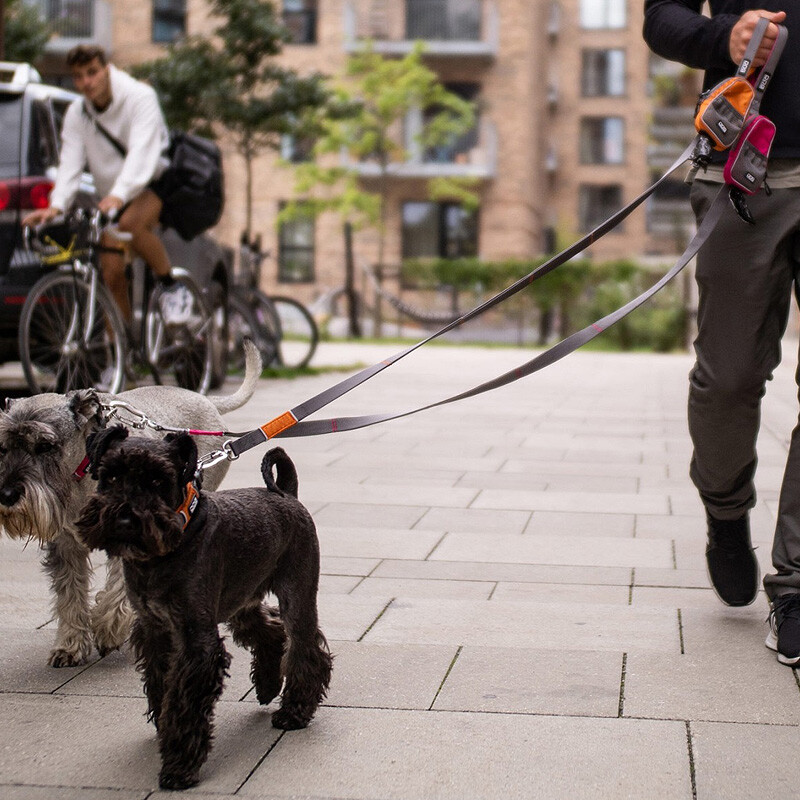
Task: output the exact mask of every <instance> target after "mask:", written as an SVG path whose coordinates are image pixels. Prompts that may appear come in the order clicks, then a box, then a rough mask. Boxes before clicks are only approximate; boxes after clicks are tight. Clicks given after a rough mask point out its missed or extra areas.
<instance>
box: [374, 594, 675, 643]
mask: <svg viewBox="0 0 800 800" xmlns="http://www.w3.org/2000/svg"><path fill="white" fill-rule="evenodd" d="M364 640H365V641H367V642H376V643H387V644H400V643H417V644H456V645H458V644H463V645H482V646H486V647H521V648H542V649H545V650H553V649H565V648H568V649H572V650H598V651H608V650H613V651H619V652H625V651H627V650H629V649H642V650H658V651H660V652H673V653H677V652H679V636H678V622H677V616H676V614H675V612H674V611H673V610H671V609H668V610H661V609H654V608H638V609H635V608H632V607H630V606H618V605H599V604H597V603H584V604H578V603H569V604H568V603H533V602H513V601H508V600H507V601H503V602H494V601H480V600H428V599H425V598H419V599H413V600H412V599H408V598H402V599H398V600H395V601H394V602H393V603H391V605H389V606H388V608H387V609H386V611H385V612H384V613H383V615H382V616H381V618H380V619H379V620H378V621H377V622H376V623H375V625H374V626H373V627H372V628H371V629H370V631H369V633H368V634H367V635H366V637H365V639H364Z"/></svg>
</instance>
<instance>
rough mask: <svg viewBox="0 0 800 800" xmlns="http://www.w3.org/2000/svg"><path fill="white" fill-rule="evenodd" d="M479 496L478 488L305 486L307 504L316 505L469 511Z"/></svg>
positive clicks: (389, 484)
mask: <svg viewBox="0 0 800 800" xmlns="http://www.w3.org/2000/svg"><path fill="white" fill-rule="evenodd" d="M477 494H478V490H477V489H470V488H463V489H460V488H455V487H440V486H432V487H429V486H407V485H403V484H400V485H393V484H392V483H391V482H387V483H385V484H383V485H382V486H372V485H370V486H367V485H364V484H355V483H354V484H350V483H339V482H331V481H327V482H325V483H305V484H304V485H303V498H304V501H305V500H308V501H309V502H312V503H359V504H360V505H372V506H383V505H385V504H392V505H399V506H442V507H445V508H466V507H467V506H468V505H469V504H470V503H471V502H472V501H473V500H474V499H475V496H476V495H477Z"/></svg>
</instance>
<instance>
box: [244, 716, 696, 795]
mask: <svg viewBox="0 0 800 800" xmlns="http://www.w3.org/2000/svg"><path fill="white" fill-rule="evenodd" d="M434 754H435V757H434ZM309 764H313V765H314V769H309ZM262 793H273V794H275V793H277V794H279V795H280V796H282V797H292V796H298V795H301V796H304V795H316V796H325V797H348V798H360V800H412V798H413V799H414V800H418V799H419V798H426V800H464V798H469V799H470V800H497V798H499V797H502V798H505V799H506V800H522V799H523V798H524V800H531V799H535V798H547V800H561V799H562V798H569V800H574V798H576V797H589V796H592V797H596V798H604V797H606V798H620V797H648V798H656V799H657V798H671V800H684V799H685V800H690V798H691V784H690V780H689V766H688V759H687V754H686V732H685V728H684V726H683V724H682V723H672V722H658V721H644V720H641V721H640V720H636V721H633V720H607V719H580V718H566V717H564V718H561V717H538V716H527V717H526V716H521V717H520V716H516V715H504V714H464V713H458V712H445V711H442V712H423V711H390V712H386V711H371V710H355V709H331V708H323V709H321V710H320V713H319V715H318V718H317V720H316V722H315V723H313V724H312V725H311V726H310V727H309V728H308V729H306V730H305V731H298V732H296V733H292V734H288V735H286V736H284V737H283V738H282V739H281V740H280V741H279V742H278V744H277V745H276V746H275V748H274V750H272V752H270V754H269V756H268V757H267V758H266V759H265V760H264V762H263V763H262V764H260V765H259V767H258V769H257V770H256V771H255V772H254V774H253V775H252V776H251V777H250V779H249V780H248V781H247V783H246V784H245V785H244V786H243V787H242V789H241V790H240V792H239V795H241V796H244V797H258V796H260V795H261V794H262Z"/></svg>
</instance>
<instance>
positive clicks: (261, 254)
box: [228, 237, 319, 369]
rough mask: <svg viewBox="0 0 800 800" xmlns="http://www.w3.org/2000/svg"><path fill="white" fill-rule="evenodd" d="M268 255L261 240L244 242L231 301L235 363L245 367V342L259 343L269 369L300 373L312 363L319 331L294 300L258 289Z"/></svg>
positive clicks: (230, 331) (230, 330) (230, 327)
mask: <svg viewBox="0 0 800 800" xmlns="http://www.w3.org/2000/svg"><path fill="white" fill-rule="evenodd" d="M268 255H269V254H268V252H265V251H264V250H262V249H261V244H260V241H259V239H258V238H256V239H255V240H253V241H248V240H247V239H246V238H245V237H243V238H242V241H241V244H240V247H239V270H238V273H237V276H236V283H235V285H234V286H233V287H232V288H231V291H230V296H229V298H228V336H229V352H230V354H231V360H232V362H233V364H234V365H235V366H237V367H241V366H242V364H243V349H242V341H243V340H244V339H246V338H247V339H251V340H252V341H253V342H255V344H256V346H257V347H258V349H259V351H260V352H261V359H262V361H263V363H264V365H265V366H270V365H272V366H277V367H290V368H295V369H299V368H302V367H305V366H307V365H308V363H309V362H310V361H311V358H312V356H313V355H314V352H315V350H316V349H317V342H318V341H319V331H318V329H317V324H316V322H315V321H314V317H313V316H311V313H310V312H309V310H308V309H307V308H306V307H305V306H304V305H303V304H302V303H300V302H299V301H297V300H295V299H294V298H292V297H284V296H275V295H266V294H265V293H264V292H262V291H261V290H260V289H259V288H258V287H259V285H260V282H261V265H262V263H263V262H264V260H265V259H266V258H267V256H268Z"/></svg>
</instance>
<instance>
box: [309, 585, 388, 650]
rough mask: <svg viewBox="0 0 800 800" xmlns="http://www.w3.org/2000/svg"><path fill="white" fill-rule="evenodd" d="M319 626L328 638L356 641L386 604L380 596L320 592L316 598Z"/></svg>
mask: <svg viewBox="0 0 800 800" xmlns="http://www.w3.org/2000/svg"><path fill="white" fill-rule="evenodd" d="M317 605H318V606H319V619H320V628H321V629H322V632H323V633H324V634H325V636H327V638H328V639H345V640H347V641H356V640H357V639H358V638H359V637H360V636H362V635H363V634H364V632H365V631H366V630H367V629H368V628H369V626H370V625H371V624H372V623H373V622H374V621H375V620H376V619H377V618H378V616H379V615H380V613H381V612H382V611H383V609H384V607H385V606H386V600H385V599H384V598H382V597H351V596H350V595H345V594H321V595H319V597H318V598H317Z"/></svg>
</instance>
